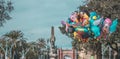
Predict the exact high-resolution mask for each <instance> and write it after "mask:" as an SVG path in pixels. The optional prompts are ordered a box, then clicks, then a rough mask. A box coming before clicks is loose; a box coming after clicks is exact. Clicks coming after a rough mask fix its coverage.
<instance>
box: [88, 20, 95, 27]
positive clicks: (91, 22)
mask: <svg viewBox="0 0 120 59" xmlns="http://www.w3.org/2000/svg"><path fill="white" fill-rule="evenodd" d="M89 23H90V27H91V26H93V25H94V24H93V23H94V20H92V19H91V20H89Z"/></svg>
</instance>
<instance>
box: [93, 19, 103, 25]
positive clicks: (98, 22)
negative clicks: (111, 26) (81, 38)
mask: <svg viewBox="0 0 120 59" xmlns="http://www.w3.org/2000/svg"><path fill="white" fill-rule="evenodd" d="M102 20H103V18H100V19H98V20H95V21H94V22H93V25H96V26H97V25H99V24H100V22H101V21H102Z"/></svg>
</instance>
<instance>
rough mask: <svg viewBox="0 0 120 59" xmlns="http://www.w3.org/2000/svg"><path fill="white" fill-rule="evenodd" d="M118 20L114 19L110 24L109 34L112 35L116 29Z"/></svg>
mask: <svg viewBox="0 0 120 59" xmlns="http://www.w3.org/2000/svg"><path fill="white" fill-rule="evenodd" d="M117 20H118V19H115V20H114V21H113V22H112V25H111V26H110V33H113V32H115V31H116V28H117V24H118V21H117Z"/></svg>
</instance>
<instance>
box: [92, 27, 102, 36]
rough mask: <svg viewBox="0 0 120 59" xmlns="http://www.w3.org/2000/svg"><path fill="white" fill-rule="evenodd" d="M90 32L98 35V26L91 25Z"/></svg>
mask: <svg viewBox="0 0 120 59" xmlns="http://www.w3.org/2000/svg"><path fill="white" fill-rule="evenodd" d="M91 30H92V32H93V33H94V35H95V37H98V36H99V35H100V28H99V27H97V26H92V27H91Z"/></svg>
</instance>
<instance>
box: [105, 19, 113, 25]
mask: <svg viewBox="0 0 120 59" xmlns="http://www.w3.org/2000/svg"><path fill="white" fill-rule="evenodd" d="M111 23H112V21H111V19H109V18H106V19H105V21H104V24H108V25H111Z"/></svg>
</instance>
